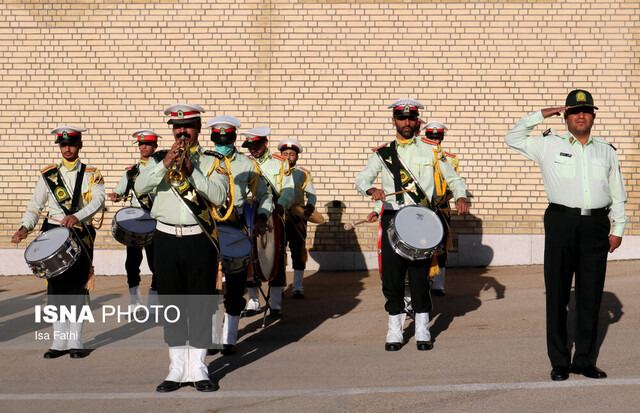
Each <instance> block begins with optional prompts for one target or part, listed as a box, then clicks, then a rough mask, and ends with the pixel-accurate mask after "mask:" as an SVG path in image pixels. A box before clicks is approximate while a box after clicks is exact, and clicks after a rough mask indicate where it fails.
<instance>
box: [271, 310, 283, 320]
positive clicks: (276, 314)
mask: <svg viewBox="0 0 640 413" xmlns="http://www.w3.org/2000/svg"><path fill="white" fill-rule="evenodd" d="M269 317H271V318H275V319H280V318H282V312H281V311H280V310H273V309H272V310H271V311H270V312H269Z"/></svg>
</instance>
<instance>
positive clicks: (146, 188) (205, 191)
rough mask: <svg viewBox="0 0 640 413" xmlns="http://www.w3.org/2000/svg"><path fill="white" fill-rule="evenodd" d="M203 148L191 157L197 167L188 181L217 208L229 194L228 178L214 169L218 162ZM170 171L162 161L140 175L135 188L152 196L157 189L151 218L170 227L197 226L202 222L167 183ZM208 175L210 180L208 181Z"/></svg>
mask: <svg viewBox="0 0 640 413" xmlns="http://www.w3.org/2000/svg"><path fill="white" fill-rule="evenodd" d="M203 152H204V151H203V150H202V147H201V146H200V145H198V147H197V148H196V150H195V151H194V152H193V153H192V154H190V155H189V159H190V160H191V162H192V163H193V165H194V169H193V173H192V174H191V176H190V177H189V178H188V181H189V182H190V183H191V185H193V187H194V188H195V189H196V190H197V191H198V193H199V194H200V195H202V196H203V197H204V198H206V199H207V200H209V201H210V202H213V203H214V204H215V205H220V204H222V203H223V202H224V201H225V200H226V198H227V193H228V192H229V181H228V178H227V175H223V174H220V173H218V172H216V171H215V170H213V165H214V163H215V160H216V159H217V158H216V157H215V156H212V155H205V154H204V153H203ZM166 173H167V168H165V167H164V163H163V162H158V163H157V164H155V165H154V166H153V168H147V169H145V170H144V172H142V173H140V175H139V176H138V179H136V183H135V185H134V188H135V190H136V192H138V193H140V194H148V193H151V192H153V191H154V190H156V198H155V202H154V203H153V208H152V209H151V217H152V218H155V219H156V220H158V221H160V222H163V223H165V224H169V225H197V224H198V222H197V221H196V219H195V218H194V217H193V216H192V215H191V212H190V211H189V210H188V209H187V208H186V207H185V206H184V205H183V204H182V202H181V201H180V200H179V199H178V197H177V196H176V195H175V194H174V193H173V191H171V187H170V186H169V184H167V183H166V182H165V180H164V176H165V174H166ZM207 175H209V177H208V178H207Z"/></svg>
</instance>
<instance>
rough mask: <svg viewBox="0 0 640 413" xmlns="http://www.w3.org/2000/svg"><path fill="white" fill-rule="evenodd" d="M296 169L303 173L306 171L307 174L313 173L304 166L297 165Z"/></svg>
mask: <svg viewBox="0 0 640 413" xmlns="http://www.w3.org/2000/svg"><path fill="white" fill-rule="evenodd" d="M296 167H297V168H298V169H300V170H302V171H305V172H306V173H309V174H310V173H311V171H310V170H308V169H307V168H303V167H302V166H297V165H296Z"/></svg>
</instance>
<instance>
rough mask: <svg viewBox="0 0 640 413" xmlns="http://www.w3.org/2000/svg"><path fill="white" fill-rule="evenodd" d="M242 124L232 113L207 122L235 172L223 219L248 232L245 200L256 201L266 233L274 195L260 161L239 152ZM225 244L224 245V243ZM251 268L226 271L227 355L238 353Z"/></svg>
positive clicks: (224, 331)
mask: <svg viewBox="0 0 640 413" xmlns="http://www.w3.org/2000/svg"><path fill="white" fill-rule="evenodd" d="M240 126H242V122H240V120H239V119H238V118H236V117H235V116H230V115H222V116H216V117H215V118H213V119H210V120H209V121H208V122H207V124H206V127H207V128H211V140H212V141H213V142H214V143H215V147H216V152H218V153H219V154H221V155H223V156H224V157H225V158H226V159H227V161H228V162H229V166H230V168H231V176H233V187H234V190H233V205H232V206H231V207H230V208H231V209H229V206H227V208H226V209H225V210H224V215H225V216H223V217H219V218H220V219H219V222H220V223H223V224H225V225H230V226H232V227H234V228H236V229H239V230H241V231H243V232H244V233H245V234H248V233H249V232H248V228H247V222H246V220H245V214H244V207H245V204H247V203H251V202H252V201H255V202H256V203H257V211H256V214H257V216H256V218H255V223H253V225H254V226H255V231H256V232H258V233H264V232H265V231H266V227H267V219H268V218H269V217H270V216H271V212H272V211H273V199H272V196H271V193H270V192H269V190H268V188H267V185H266V183H265V182H264V180H263V179H262V177H261V176H260V171H259V170H258V167H257V166H256V164H255V163H254V162H253V161H252V160H251V159H249V157H248V156H246V155H244V154H242V153H240V152H238V151H237V150H236V148H235V146H234V143H235V141H236V139H237V130H238V128H239V127H240ZM219 235H220V243H221V244H223V243H224V242H226V241H227V240H226V239H225V236H224V234H223V233H222V231H220V232H219ZM222 247H223V248H224V245H223V246H222ZM247 269H248V267H246V266H245V267H243V268H241V269H239V271H238V272H234V273H225V280H226V292H225V295H224V308H225V314H224V324H223V328H222V337H221V340H222V345H223V348H222V354H223V355H225V356H229V355H232V354H235V353H236V342H237V339H238V323H239V320H240V315H241V313H242V310H243V309H244V308H245V304H246V300H245V299H244V291H245V289H246V287H247V276H248V274H247ZM223 270H224V268H223Z"/></svg>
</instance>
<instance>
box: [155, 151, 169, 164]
mask: <svg viewBox="0 0 640 413" xmlns="http://www.w3.org/2000/svg"><path fill="white" fill-rule="evenodd" d="M167 153H169V151H168V150H166V149H162V150H159V151H155V152H154V153H153V154H152V155H151V157H152V158H153V159H154V160H155V161H156V162H160V161H162V160H164V157H165V156H167Z"/></svg>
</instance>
